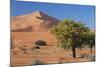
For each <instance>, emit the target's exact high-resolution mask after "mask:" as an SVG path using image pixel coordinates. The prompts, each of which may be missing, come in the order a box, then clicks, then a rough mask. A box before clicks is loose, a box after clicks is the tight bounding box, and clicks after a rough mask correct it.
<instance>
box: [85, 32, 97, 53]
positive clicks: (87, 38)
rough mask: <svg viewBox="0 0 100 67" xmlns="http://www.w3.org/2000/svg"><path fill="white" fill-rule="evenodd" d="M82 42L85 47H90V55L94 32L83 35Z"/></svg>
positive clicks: (93, 44)
mask: <svg viewBox="0 0 100 67" xmlns="http://www.w3.org/2000/svg"><path fill="white" fill-rule="evenodd" d="M84 40H85V43H86V45H88V46H90V52H91V53H92V49H93V47H94V46H95V32H92V31H89V32H87V33H85V34H84Z"/></svg>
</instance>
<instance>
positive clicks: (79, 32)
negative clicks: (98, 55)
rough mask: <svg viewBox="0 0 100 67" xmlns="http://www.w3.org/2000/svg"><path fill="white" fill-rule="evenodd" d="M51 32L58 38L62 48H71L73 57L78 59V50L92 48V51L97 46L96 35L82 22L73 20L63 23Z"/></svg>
mask: <svg viewBox="0 0 100 67" xmlns="http://www.w3.org/2000/svg"><path fill="white" fill-rule="evenodd" d="M51 32H52V33H53V34H54V35H55V36H56V37H57V39H58V42H59V43H58V44H59V46H60V47H62V48H64V49H67V48H71V49H72V53H73V57H74V58H75V57H76V48H77V47H80V49H81V48H82V46H86V45H87V46H90V51H91V52H92V48H93V46H94V45H95V33H94V32H91V30H90V29H89V28H88V27H86V26H85V25H84V24H82V23H81V22H75V21H73V20H69V19H68V20H65V21H61V22H60V23H59V24H58V25H56V26H54V27H53V28H51Z"/></svg>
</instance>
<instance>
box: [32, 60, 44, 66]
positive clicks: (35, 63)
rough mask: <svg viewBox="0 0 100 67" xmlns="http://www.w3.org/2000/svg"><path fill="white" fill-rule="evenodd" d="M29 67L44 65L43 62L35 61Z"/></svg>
mask: <svg viewBox="0 0 100 67" xmlns="http://www.w3.org/2000/svg"><path fill="white" fill-rule="evenodd" d="M31 65H44V62H43V61H41V60H35V61H34V62H33V63H32V64H31Z"/></svg>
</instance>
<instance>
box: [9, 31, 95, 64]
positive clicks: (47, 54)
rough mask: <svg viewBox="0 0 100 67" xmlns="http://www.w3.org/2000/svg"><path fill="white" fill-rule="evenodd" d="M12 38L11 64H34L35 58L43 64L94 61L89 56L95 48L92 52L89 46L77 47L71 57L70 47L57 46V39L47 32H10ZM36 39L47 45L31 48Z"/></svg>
mask: <svg viewBox="0 0 100 67" xmlns="http://www.w3.org/2000/svg"><path fill="white" fill-rule="evenodd" d="M40 34H41V35H40ZM12 38H13V42H12V44H13V45H14V46H13V48H12V49H11V65H13V66H21V65H34V62H35V61H36V60H39V61H42V62H43V63H44V64H54V63H70V62H85V61H94V60H92V59H91V57H92V55H93V56H95V49H93V52H92V53H91V52H90V49H89V48H83V49H82V50H79V49H77V51H76V52H77V57H76V58H73V57H72V52H71V50H70V49H69V50H63V49H61V48H58V47H57V39H56V38H55V37H54V36H53V35H51V34H50V33H49V32H35V33H34V32H12ZM38 39H40V40H44V41H46V42H47V46H42V47H40V49H34V50H32V47H34V46H35V45H34V42H35V41H37V40H38ZM21 48H24V49H25V50H22V49H21Z"/></svg>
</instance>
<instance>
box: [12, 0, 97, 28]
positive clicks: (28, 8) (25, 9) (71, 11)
mask: <svg viewBox="0 0 100 67" xmlns="http://www.w3.org/2000/svg"><path fill="white" fill-rule="evenodd" d="M11 2H12V3H11V16H17V15H23V14H28V13H31V12H34V11H37V10H39V11H42V12H44V13H46V14H48V15H50V16H53V17H55V18H57V19H60V20H63V19H72V20H75V21H81V22H83V23H84V24H86V25H87V26H88V27H90V28H92V29H94V28H95V7H94V6H86V5H85V6H83V5H72V4H54V3H52V4H51V3H39V2H19V1H17V2H16V1H14V0H12V1H11Z"/></svg>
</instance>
